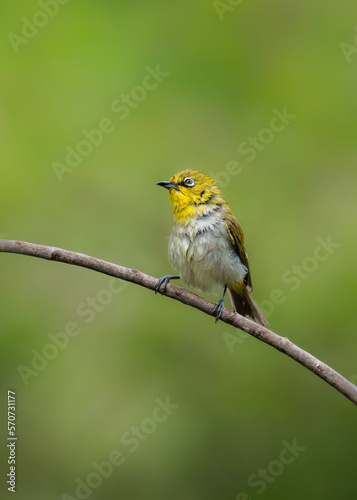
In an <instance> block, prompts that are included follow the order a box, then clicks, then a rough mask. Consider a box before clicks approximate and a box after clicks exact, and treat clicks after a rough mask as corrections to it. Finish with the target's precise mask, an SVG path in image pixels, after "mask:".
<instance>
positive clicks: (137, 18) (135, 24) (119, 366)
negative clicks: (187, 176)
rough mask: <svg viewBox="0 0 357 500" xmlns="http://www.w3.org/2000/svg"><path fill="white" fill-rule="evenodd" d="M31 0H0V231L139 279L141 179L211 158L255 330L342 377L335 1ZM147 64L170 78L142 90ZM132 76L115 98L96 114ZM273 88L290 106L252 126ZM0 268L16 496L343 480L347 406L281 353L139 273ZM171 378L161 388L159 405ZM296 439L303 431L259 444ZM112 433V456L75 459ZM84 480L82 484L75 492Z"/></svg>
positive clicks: (352, 68) (215, 493) (346, 323)
mask: <svg viewBox="0 0 357 500" xmlns="http://www.w3.org/2000/svg"><path fill="white" fill-rule="evenodd" d="M46 1H48V4H47V7H43V6H41V5H39V3H38V2H36V1H32V0H31V1H30V0H19V1H17V2H16V3H9V2H7V3H3V4H2V5H1V7H0V11H1V27H2V30H1V32H2V38H1V40H2V41H1V43H0V55H1V61H2V77H1V80H0V90H1V92H0V94H1V117H2V120H1V125H0V127H1V134H0V141H1V155H2V159H1V187H0V190H1V196H0V207H1V210H0V222H1V224H0V233H1V236H0V237H3V238H4V237H6V238H9V239H20V240H25V241H30V242H34V243H41V244H47V245H50V246H58V247H61V248H66V249H70V250H75V251H79V252H83V253H87V254H89V255H93V256H96V257H99V258H103V259H105V260H109V261H112V262H116V263H118V264H121V265H124V266H128V267H133V268H137V269H140V270H142V271H144V272H146V273H148V274H151V275H154V276H157V277H159V276H162V275H164V274H167V273H170V272H171V268H170V266H169V264H168V261H167V243H168V239H167V238H168V236H169V233H170V228H171V220H172V214H171V207H170V205H169V200H168V194H167V192H165V191H164V190H161V189H159V188H158V187H157V186H156V185H155V183H156V182H157V181H159V180H166V179H168V178H169V177H170V176H171V175H172V174H174V173H176V172H177V171H180V170H183V169H184V168H196V169H198V170H201V171H203V172H205V173H207V174H210V175H216V176H217V178H218V179H220V180H221V183H222V187H223V188H224V192H225V195H226V198H227V200H228V202H229V204H230V206H231V208H232V210H233V211H234V213H235V214H236V215H237V216H238V217H239V219H240V221H241V223H242V225H243V228H244V231H245V235H246V246H247V251H248V252H249V257H250V262H251V268H252V275H253V283H254V287H255V288H254V297H255V299H256V300H257V302H258V303H259V304H260V305H261V306H262V307H264V308H265V312H267V314H268V315H269V321H270V324H271V328H272V329H273V330H274V331H276V332H277V333H279V334H281V335H283V336H286V337H288V338H289V339H290V340H292V341H293V342H295V343H297V344H298V345H299V346H301V347H302V348H304V349H306V350H307V351H309V352H311V353H312V354H314V355H316V356H317V357H318V358H320V359H322V360H323V361H325V362H327V363H328V364H330V365H331V366H332V367H333V368H335V369H336V370H338V371H339V372H341V373H342V374H343V375H344V376H346V377H348V378H350V379H352V380H354V381H355V382H357V357H356V353H357V341H356V327H355V322H356V320H355V305H354V302H355V297H356V253H357V241H356V226H355V224H354V222H355V219H356V209H357V202H356V181H357V171H356V152H357V147H356V132H357V113H356V104H357V99H356V88H357V78H356V76H357V54H356V51H357V49H356V46H355V41H354V37H356V31H355V29H354V27H355V25H356V24H357V17H356V4H355V2H354V1H352V0H350V1H344V2H342V3H339V4H338V5H332V4H329V3H326V2H323V1H321V0H318V1H315V2H314V3H313V4H311V2H307V1H306V0H304V1H302V2H299V3H298V4H293V3H290V4H287V3H286V2H283V1H282V0H273V1H272V2H262V1H260V2H246V1H243V2H242V3H241V4H240V5H237V6H233V4H234V3H238V2H232V0H230V3H231V5H229V3H228V2H226V4H225V5H226V7H227V6H228V7H229V9H228V8H226V7H224V2H221V3H219V2H210V1H202V0H201V1H194V2H192V1H188V0H184V1H182V2H174V3H170V2H164V1H159V0H155V1H153V2H150V3H148V2H140V1H135V2H122V1H120V2H113V1H109V0H107V1H103V2H94V1H90V0H86V1H84V0H78V1H76V2H75V1H74V0H72V1H69V2H67V3H63V4H60V3H57V4H53V1H52V2H50V1H49V0H45V3H44V4H46ZM44 4H42V5H44ZM45 8H47V10H48V12H52V14H51V15H52V17H48V15H47V18H48V19H47V21H46V15H43V12H44V9H45ZM56 8H57V11H58V12H57V13H55V12H56ZM51 9H52V10H51ZM39 12H42V14H38V13H39ZM54 13H55V14H54ZM219 14H220V15H219ZM23 18H26V19H25V20H24V19H23ZM26 20H28V21H26ZM33 21H36V23H37V24H38V25H43V26H42V27H38V28H36V26H35V27H34V28H32V31H31V27H30V25H31V24H32V22H33ZM28 23H30V25H29V24H28ZM23 30H25V31H23ZM36 30H37V32H36ZM9 33H13V34H14V35H10V38H9ZM23 33H25V34H26V36H24V34H23ZM19 36H22V37H23V39H21V38H19ZM30 36H31V37H30ZM16 37H17V38H16ZM26 37H27V38H26ZM14 40H15V41H14ZM341 43H346V44H349V45H350V47H351V49H346V50H347V52H349V50H350V51H351V52H350V53H349V54H350V55H347V56H346V55H344V53H343V51H342V49H341V46H340V44H341ZM353 48H354V49H355V51H353ZM346 50H345V52H346ZM157 65H160V69H161V71H163V72H167V73H169V75H168V76H165V77H163V78H162V82H160V83H158V85H157V86H156V88H155V89H152V90H148V91H145V92H146V95H144V93H143V91H142V90H140V89H139V90H138V89H135V87H137V86H141V85H142V84H143V81H144V79H145V77H146V75H148V69H147V67H148V66H149V67H150V68H152V69H155V68H156V67H157ZM146 81H148V80H146ZM153 82H154V80H153V79H150V84H151V85H153ZM132 93H133V94H134V96H136V98H133V97H131V101H130V102H131V104H130V106H131V108H132V109H130V111H129V112H128V111H124V109H122V112H121V114H120V113H115V112H113V111H112V109H111V106H112V104H113V101H115V100H117V99H121V100H123V99H126V97H125V96H124V97H122V95H123V94H126V95H128V94H129V95H132ZM284 108H286V112H287V113H288V114H290V115H295V117H294V118H293V119H290V122H289V123H288V124H285V125H284V127H283V130H281V131H279V132H274V133H273V134H272V132H269V131H266V130H265V131H264V130H263V129H266V128H267V127H269V123H270V121H271V119H272V118H273V116H274V111H273V110H274V109H275V110H278V111H280V112H283V110H284ZM128 109H129V108H128ZM105 118H109V119H110V120H111V121H112V129H113V130H112V132H110V133H106V134H104V135H103V139H102V142H101V143H100V144H99V145H98V146H93V147H92V151H91V152H90V154H87V156H85V157H84V158H83V160H82V161H81V163H80V164H79V165H78V166H77V167H75V168H72V169H68V170H70V171H68V170H67V171H66V172H64V173H63V175H62V176H61V180H62V182H60V180H59V178H58V176H56V174H55V172H54V168H53V164H54V162H59V163H61V164H63V165H65V157H66V154H67V153H66V148H67V147H70V148H77V146H79V143H80V141H83V140H84V136H83V133H82V130H83V129H85V130H87V131H92V130H93V129H96V128H98V126H99V122H100V121H101V120H103V119H105ZM251 136H257V137H258V139H259V137H260V138H262V141H261V140H260V142H259V144H258V146H259V147H258V150H257V149H256V155H255V158H254V159H253V160H252V161H248V159H250V156H248V155H247V154H244V152H243V154H242V146H241V148H240V152H239V151H238V148H239V146H240V145H241V144H242V143H243V142H244V141H249V140H252V139H249V137H251ZM264 140H265V144H264ZM262 145H263V146H262ZM79 147H81V146H79ZM82 147H83V148H85V146H82ZM232 165H233V166H234V167H235V168H236V170H235V171H234V172H233V173H229V166H232ZM238 168H239V171H238ZM329 235H331V240H332V241H333V242H334V243H335V244H336V247H335V248H334V249H333V252H331V254H328V258H326V260H324V261H321V262H318V261H316V260H314V252H315V251H316V249H317V248H318V246H319V243H318V241H317V240H318V238H322V239H323V240H324V241H326V240H327V238H328V236H329ZM337 245H338V246H337ZM326 255H327V254H326ZM294 266H302V268H294ZM307 270H308V271H307ZM0 271H1V285H2V286H1V288H0V304H1V317H0V322H1V340H0V342H1V344H0V360H1V364H0V372H1V403H0V404H1V407H2V408H3V410H2V411H1V417H0V418H1V422H0V424H1V431H0V433H1V435H2V438H1V447H0V448H1V451H0V453H1V470H2V472H3V473H5V474H6V473H7V472H8V466H7V463H6V458H7V450H6V440H5V437H6V412H5V407H6V397H7V396H6V394H7V390H8V389H11V390H13V391H16V397H17V420H16V424H17V435H18V443H17V464H16V465H17V469H16V471H17V498H19V499H21V500H22V499H26V500H28V499H33V498H36V500H42V499H46V500H52V499H60V498H63V499H65V498H67V500H68V498H89V497H90V498H93V499H95V498H98V499H114V498H115V499H117V498H123V499H139V498H140V499H142V500H143V499H148V500H149V499H153V498H155V499H158V500H159V499H174V500H179V499H180V500H201V499H205V500H207V499H212V500H213V499H215V500H216V499H219V500H221V499H228V500H247V499H248V498H249V499H254V498H257V497H261V498H264V499H266V500H270V499H272V500H273V499H289V500H290V499H292V500H294V499H301V498H308V499H316V498H324V499H334V498H343V499H350V498H351V499H352V498H356V490H357V479H356V446H357V436H356V408H355V407H354V406H353V404H352V403H350V402H349V401H348V400H347V399H345V398H343V397H342V396H341V395H340V394H338V393H337V392H336V391H335V390H333V389H332V388H330V387H329V386H328V385H327V384H326V383H324V382H323V381H321V380H320V379H319V378H318V377H316V376H314V375H313V374H311V373H310V372H308V371H307V370H306V369H304V368H303V367H301V366H300V365H298V364H297V363H295V362H294V361H292V360H290V359H289V358H288V357H286V356H283V355H282V354H280V353H279V352H277V351H274V350H273V349H271V348H270V347H269V346H267V345H265V344H262V343H260V342H259V341H257V340H255V339H252V338H245V337H243V336H241V335H240V334H239V333H235V332H234V330H232V329H230V328H228V327H227V326H226V325H225V324H223V323H218V324H215V323H214V321H213V319H212V318H211V317H208V316H205V315H204V314H201V313H199V312H198V311H196V310H194V309H190V308H189V307H184V306H183V305H182V304H180V303H177V302H174V301H172V300H169V299H167V298H165V297H162V296H159V295H157V296H155V295H154V294H153V293H152V292H150V291H148V290H146V289H143V288H141V287H138V286H135V285H131V284H128V285H127V286H125V287H124V288H123V289H122V291H119V292H118V293H111V292H110V287H111V285H113V282H112V281H111V280H110V278H109V277H107V276H104V275H100V274H98V273H94V272H91V271H89V270H86V269H81V268H75V267H71V266H68V265H63V264H57V263H53V262H46V261H43V260H36V259H33V258H30V257H24V256H19V255H10V254H1V255H0ZM299 273H300V274H299ZM283 276H285V277H283ZM292 276H295V280H294V281H293V282H291V281H290V282H289V279H290V280H291V277H292ZM114 286H119V282H115V283H114ZM108 290H109V292H108ZM274 290H275V291H276V290H280V291H281V292H280V302H281V303H279V304H275V305H274V304H273V300H275V299H274V297H275V296H276V295H277V293H276V292H274ZM278 295H279V293H278ZM88 298H95V300H96V306H95V307H96V308H97V310H95V308H94V306H88ZM89 300H90V299H89ZM214 300H216V298H214ZM98 304H99V306H98ZM100 304H102V305H100ZM227 305H228V301H227ZM88 309H90V310H91V311H92V312H91V313H90V312H87V313H84V311H88ZM68 322H75V323H77V325H78V328H79V329H80V334H78V335H77V336H75V337H67V341H68V345H67V346H66V347H65V348H63V349H62V350H59V351H58V353H57V355H56V353H55V354H53V353H54V351H52V352H51V353H50V354H49V355H51V354H52V355H53V359H50V360H49V361H48V364H47V365H46V366H45V367H44V368H43V369H41V370H38V371H37V372H36V373H37V375H35V374H30V375H29V376H28V377H27V378H26V382H27V383H26V384H25V382H24V378H23V377H21V376H20V373H19V369H18V367H19V365H24V366H27V367H30V368H31V366H32V365H31V363H32V359H33V357H34V352H33V350H35V351H36V352H39V353H42V352H43V350H44V349H45V350H46V349H47V350H48V349H50V348H48V344H49V343H51V340H50V338H49V334H50V333H51V334H52V335H54V336H56V335H57V337H58V338H59V337H60V335H58V334H59V332H63V331H64V329H65V328H66V325H67V323H68ZM227 334H232V335H236V340H232V337H230V341H229V342H228V343H227V338H228V336H227ZM228 344H229V345H228ZM46 346H47V347H46ZM48 352H49V351H46V353H48ZM167 397H169V398H170V401H171V402H172V404H175V405H178V408H175V409H174V410H171V412H172V414H170V415H168V416H167V419H166V420H165V421H162V422H155V421H154V420H152V415H153V412H154V414H155V415H160V417H162V418H161V419H162V420H163V411H161V413H159V414H158V413H157V412H156V413H155V408H156V407H157V404H158V403H157V400H161V401H165V400H166V398H167ZM148 419H149V420H148ZM136 426H139V427H140V426H142V428H143V429H144V433H143V434H142V437H140V438H136V439H137V441H135V439H134V438H133V437H132V433H133V432H137V431H135V427H136ZM133 429H134V430H133ZM140 432H142V430H141V431H140ZM128 436H131V437H130V439H132V441H131V442H130V441H128ZM133 439H134V441H133ZM294 440H296V443H297V444H298V446H299V447H301V449H302V448H304V450H303V451H299V452H298V453H299V456H296V457H293V455H289V458H291V457H293V460H291V463H289V464H285V465H284V464H283V465H282V464H281V461H280V462H279V461H278V462H277V460H280V459H279V457H280V456H281V453H282V450H284V448H285V445H284V444H283V442H288V443H290V444H291V445H293V443H294ZM129 443H131V444H129ZM134 443H136V445H137V446H136V445H134ZM134 448H135V449H134ZM114 450H118V451H119V452H120V453H121V454H122V457H123V460H125V461H124V463H122V464H121V465H120V466H117V465H115V466H113V472H112V473H111V474H109V473H108V474H107V475H108V476H109V477H107V478H102V477H101V476H96V475H95V474H93V473H95V468H93V465H92V464H93V462H96V463H101V462H103V461H107V460H108V457H109V455H110V454H111V453H112V452H113V451H114ZM279 464H280V465H279ZM263 469H267V471H268V472H266V473H264V472H261V471H262V470H263ZM262 474H263V475H264V474H267V476H265V477H266V479H264V478H263V476H262ZM98 477H99V479H98ZM78 478H79V479H78ZM87 479H88V481H89V483H90V484H92V485H95V483H96V481H97V486H98V487H94V486H93V488H92V489H82V490H80V491H77V492H76V487H77V485H78V484H79V483H78V481H79V480H82V481H84V483H86V484H87ZM100 482H101V483H102V484H100V485H99V483H100ZM6 489H7V485H6V483H5V479H4V475H3V474H2V476H1V485H0V490H1V496H2V495H3V494H4V493H3V492H5V493H7V491H6ZM65 494H67V496H64V495H65ZM8 495H10V493H8ZM68 495H70V496H68ZM81 495H82V496H81Z"/></svg>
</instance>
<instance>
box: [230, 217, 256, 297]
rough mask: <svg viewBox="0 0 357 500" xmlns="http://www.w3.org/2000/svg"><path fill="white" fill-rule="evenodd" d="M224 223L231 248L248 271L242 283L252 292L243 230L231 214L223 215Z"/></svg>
mask: <svg viewBox="0 0 357 500" xmlns="http://www.w3.org/2000/svg"><path fill="white" fill-rule="evenodd" d="M225 221H226V226H227V231H228V234H229V236H230V239H231V242H232V245H233V248H234V250H235V252H236V254H237V255H238V257H239V259H240V261H241V262H242V264H244V265H245V267H246V268H247V269H248V272H247V274H246V275H245V277H244V283H245V285H246V287H247V290H248V292H251V291H252V290H253V285H252V279H251V276H250V270H249V262H248V256H247V254H246V251H245V248H244V235H243V230H242V228H241V226H240V224H239V222H238V220H237V219H236V218H235V217H234V215H233V214H232V213H226V214H225Z"/></svg>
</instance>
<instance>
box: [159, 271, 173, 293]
mask: <svg viewBox="0 0 357 500" xmlns="http://www.w3.org/2000/svg"><path fill="white" fill-rule="evenodd" d="M170 279H171V276H163V277H162V278H160V279H159V281H158V283H157V285H156V288H155V295H156V294H157V292H159V291H160V288H161V286H162V285H163V289H162V290H161V291H162V292H165V290H166V287H167V284H168V283H169V282H170Z"/></svg>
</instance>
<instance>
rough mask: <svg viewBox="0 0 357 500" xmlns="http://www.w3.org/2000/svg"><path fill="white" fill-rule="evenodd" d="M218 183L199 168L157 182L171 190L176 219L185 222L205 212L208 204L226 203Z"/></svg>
mask: <svg viewBox="0 0 357 500" xmlns="http://www.w3.org/2000/svg"><path fill="white" fill-rule="evenodd" d="M216 183H217V181H216V180H215V179H212V177H208V176H206V175H203V174H201V173H200V172H197V170H184V171H183V172H179V173H178V174H175V175H174V176H173V177H171V179H170V180H169V181H162V182H158V183H157V184H158V185H159V186H162V187H165V188H166V189H168V190H169V193H170V200H171V201H172V202H173V209H174V219H175V221H176V222H185V221H187V220H189V219H190V218H191V217H195V216H196V215H199V214H202V213H204V212H205V211H206V210H207V207H208V206H212V205H220V204H222V203H225V201H224V200H223V198H222V193H221V191H220V190H219V189H218V187H217V186H216Z"/></svg>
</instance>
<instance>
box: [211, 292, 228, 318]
mask: <svg viewBox="0 0 357 500" xmlns="http://www.w3.org/2000/svg"><path fill="white" fill-rule="evenodd" d="M226 292H227V284H226V285H224V290H223V297H222V298H221V300H219V301H218V302H217V304H216V305H215V306H214V309H213V312H214V314H215V316H216V323H217V321H218V320H219V318H220V317H221V316H222V312H223V309H224V297H225V296H226Z"/></svg>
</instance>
